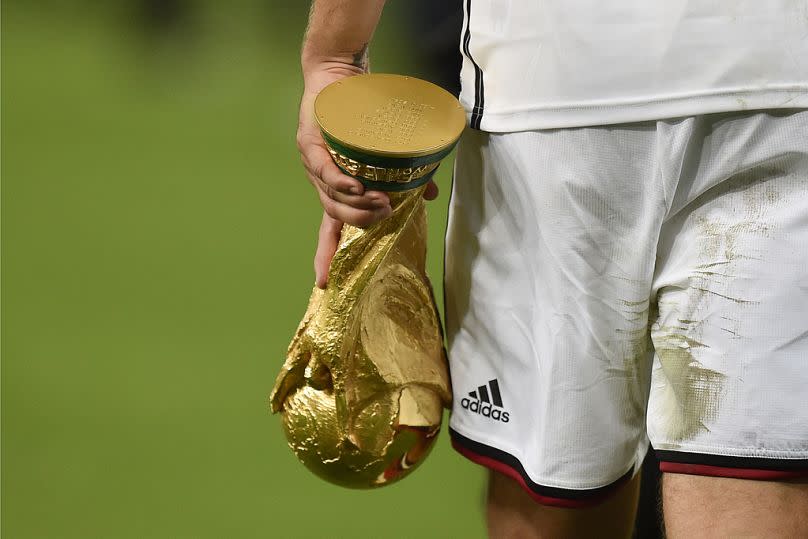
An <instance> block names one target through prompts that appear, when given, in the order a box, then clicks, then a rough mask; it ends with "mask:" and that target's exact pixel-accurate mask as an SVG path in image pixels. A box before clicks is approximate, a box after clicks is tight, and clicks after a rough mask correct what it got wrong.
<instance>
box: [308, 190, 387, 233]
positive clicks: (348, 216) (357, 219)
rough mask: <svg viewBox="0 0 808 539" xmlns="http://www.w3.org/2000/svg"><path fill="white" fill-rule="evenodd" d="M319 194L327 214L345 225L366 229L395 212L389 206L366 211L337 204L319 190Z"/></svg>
mask: <svg viewBox="0 0 808 539" xmlns="http://www.w3.org/2000/svg"><path fill="white" fill-rule="evenodd" d="M317 193H318V194H319V195H320V203H321V204H322V205H323V209H324V210H325V212H326V213H327V214H328V215H330V216H331V217H332V218H334V219H336V220H338V221H341V222H343V223H348V224H349V225H354V226H358V227H361V228H364V227H367V226H370V225H372V224H373V223H377V222H379V221H381V220H382V219H384V218H385V217H388V216H389V215H390V214H391V213H393V210H392V208H391V207H390V206H389V205H387V206H382V207H380V208H376V209H371V210H364V209H359V208H354V207H352V206H349V205H347V204H343V203H341V202H337V201H336V200H334V199H332V198H329V197H328V196H326V195H325V193H323V192H322V191H321V190H319V189H318V190H317Z"/></svg>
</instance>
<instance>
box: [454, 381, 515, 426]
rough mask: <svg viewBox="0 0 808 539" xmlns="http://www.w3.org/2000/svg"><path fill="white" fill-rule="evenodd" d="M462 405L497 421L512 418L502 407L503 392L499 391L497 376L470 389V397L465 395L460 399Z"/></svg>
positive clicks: (504, 421) (505, 421)
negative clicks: (474, 388)
mask: <svg viewBox="0 0 808 539" xmlns="http://www.w3.org/2000/svg"><path fill="white" fill-rule="evenodd" d="M489 389H490V390H491V391H490V392H489ZM469 397H471V398H469ZM460 406H462V407H463V408H464V409H466V410H469V411H470V412H474V413H476V414H480V415H482V416H484V417H489V418H491V419H493V420H495V421H502V422H503V423H507V422H508V421H509V420H510V416H509V414H508V412H506V411H505V410H501V409H500V408H502V394H501V393H500V392H499V382H498V381H497V379H496V378H494V379H493V380H489V381H488V384H483V385H481V386H479V387H478V388H477V389H476V390H475V391H469V395H468V397H463V399H462V400H461V401H460Z"/></svg>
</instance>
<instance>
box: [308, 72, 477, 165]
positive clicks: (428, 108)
mask: <svg viewBox="0 0 808 539" xmlns="http://www.w3.org/2000/svg"><path fill="white" fill-rule="evenodd" d="M314 113H315V116H316V117H317V122H318V123H319V124H320V129H321V130H322V132H323V136H324V137H325V138H326V142H328V143H329V145H332V143H334V142H336V143H337V144H339V145H340V146H344V147H347V148H350V149H352V150H354V152H358V153H359V154H360V155H361V154H366V155H371V156H378V157H391V158H413V157H424V156H430V155H433V154H440V153H442V152H443V151H448V150H449V149H451V148H452V146H454V144H455V143H456V142H457V140H458V139H459V138H460V134H461V133H462V132H463V128H464V127H465V125H466V115H465V112H464V111H463V107H462V106H461V105H460V102H459V101H458V100H457V99H456V98H455V97H454V96H453V95H452V94H450V93H449V92H447V91H446V90H444V89H443V88H441V87H439V86H436V85H434V84H432V83H431V82H427V81H424V80H421V79H416V78H414V77H407V76H404V75H390V74H376V73H373V74H367V75H356V76H353V77H347V78H344V79H340V80H338V81H336V82H333V83H331V84H329V85H328V86H326V87H325V88H324V89H323V90H322V91H321V92H320V94H319V95H318V96H317V99H316V100H315V102H314Z"/></svg>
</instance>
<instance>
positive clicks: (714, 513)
mask: <svg viewBox="0 0 808 539" xmlns="http://www.w3.org/2000/svg"><path fill="white" fill-rule="evenodd" d="M662 498H663V502H662V503H663V510H664V514H665V530H666V532H667V536H668V537H670V538H671V539H679V538H691V537H716V538H724V537H761V538H763V537H808V483H805V482H795V481H792V482H785V481H781V482H776V481H752V480H748V479H734V478H724V477H704V476H696V475H684V474H664V476H663V480H662Z"/></svg>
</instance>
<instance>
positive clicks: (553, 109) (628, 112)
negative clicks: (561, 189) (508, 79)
mask: <svg viewBox="0 0 808 539" xmlns="http://www.w3.org/2000/svg"><path fill="white" fill-rule="evenodd" d="M463 104H464V106H465V107H466V109H467V112H466V115H467V117H470V114H471V113H470V112H468V108H469V107H468V103H467V102H465V101H464V102H463ZM802 108H808V86H799V87H788V88H774V89H766V90H755V91H727V92H717V93H709V94H696V95H688V96H673V97H668V98H660V99H649V100H638V101H627V102H617V103H615V102H611V103H610V102H600V103H581V104H563V105H559V106H548V107H531V108H525V109H521V110H513V111H496V110H491V107H490V106H488V107H486V110H485V115H484V116H483V117H482V121H481V122H480V129H481V130H482V131H489V132H494V133H507V132H514V131H533V130H541V129H560V128H574V127H586V126H596V125H615V124H623V123H634V122H644V121H653V120H663V119H667V118H679V117H686V116H698V115H703V114H713V113H721V112H743V111H755V110H765V109H802Z"/></svg>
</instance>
